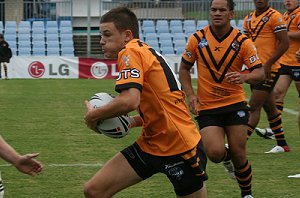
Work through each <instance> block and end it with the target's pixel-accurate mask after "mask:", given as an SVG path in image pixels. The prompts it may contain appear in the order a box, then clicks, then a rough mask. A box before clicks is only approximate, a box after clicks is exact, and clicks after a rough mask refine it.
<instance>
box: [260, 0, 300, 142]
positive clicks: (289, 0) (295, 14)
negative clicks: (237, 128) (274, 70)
mask: <svg viewBox="0 0 300 198" xmlns="http://www.w3.org/2000/svg"><path fill="white" fill-rule="evenodd" d="M284 5H285V8H286V10H287V11H286V12H285V13H284V15H283V16H284V20H285V22H286V24H287V30H288V37H289V39H290V47H289V49H288V50H287V51H286V52H285V54H284V55H283V56H282V57H281V58H280V63H281V68H280V71H279V73H280V76H279V79H278V81H277V83H276V85H275V88H274V95H275V101H276V106H277V108H278V110H279V111H280V112H282V110H283V102H284V98H285V96H286V93H287V91H288V88H289V87H290V85H291V83H292V81H294V82H295V86H296V89H297V91H298V94H299V97H300V63H299V62H298V61H297V59H296V57H295V54H296V52H297V50H298V49H299V46H300V8H299V2H298V0H285V1H284ZM298 111H300V99H299V98H298ZM298 129H299V131H300V117H299V116H298ZM256 130H257V132H258V133H260V134H261V135H262V136H264V137H266V138H270V137H272V134H273V133H270V129H269V128H266V129H256ZM271 131H272V130H271Z"/></svg>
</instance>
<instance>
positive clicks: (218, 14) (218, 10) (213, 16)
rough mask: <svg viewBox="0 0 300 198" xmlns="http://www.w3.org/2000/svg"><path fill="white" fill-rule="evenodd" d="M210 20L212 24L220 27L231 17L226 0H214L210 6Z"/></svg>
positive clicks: (231, 13)
mask: <svg viewBox="0 0 300 198" xmlns="http://www.w3.org/2000/svg"><path fill="white" fill-rule="evenodd" d="M209 16H210V21H211V24H212V25H213V26H216V27H222V26H226V25H228V24H229V23H230V20H231V19H233V11H231V10H229V7H228V4H227V1H226V0H214V1H213V2H212V4H211V7H210V12H209Z"/></svg>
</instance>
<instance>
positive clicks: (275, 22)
mask: <svg viewBox="0 0 300 198" xmlns="http://www.w3.org/2000/svg"><path fill="white" fill-rule="evenodd" d="M271 24H272V27H273V31H274V32H275V33H277V32H280V31H283V30H287V27H286V23H285V21H284V19H283V16H282V15H281V14H280V13H277V12H276V13H274V17H271Z"/></svg>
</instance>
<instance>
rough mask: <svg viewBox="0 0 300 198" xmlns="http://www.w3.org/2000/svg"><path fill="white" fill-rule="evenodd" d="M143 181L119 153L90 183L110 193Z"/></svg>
mask: <svg viewBox="0 0 300 198" xmlns="http://www.w3.org/2000/svg"><path fill="white" fill-rule="evenodd" d="M140 181H142V178H141V177H139V176H138V175H137V173H136V172H135V171H134V170H133V168H132V167H131V166H130V164H129V163H128V161H127V159H126V158H125V157H124V155H123V154H121V153H117V154H116V155H115V156H114V157H113V158H112V159H111V160H109V161H108V162H107V163H106V164H105V165H104V166H103V167H102V168H101V169H100V170H99V171H98V172H97V173H96V174H95V175H94V176H93V177H92V178H91V179H90V181H88V184H89V185H90V186H92V187H94V188H98V187H99V190H100V191H101V190H103V189H105V191H109V192H110V194H115V193H116V192H119V191H120V190H122V189H124V188H126V187H129V186H131V185H133V184H136V183H138V182H140Z"/></svg>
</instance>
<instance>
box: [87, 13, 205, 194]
mask: <svg viewBox="0 0 300 198" xmlns="http://www.w3.org/2000/svg"><path fill="white" fill-rule="evenodd" d="M100 32H101V34H102V37H101V40H100V44H101V45H102V49H103V51H104V55H105V57H107V58H117V59H118V67H119V71H120V74H119V78H118V79H117V81H116V87H115V89H116V91H117V92H120V95H118V96H117V97H116V98H115V99H114V100H113V101H112V102H111V103H109V104H107V105H105V106H103V107H101V108H97V109H93V108H92V107H91V105H90V104H89V102H88V101H86V102H85V104H86V108H87V113H86V115H85V122H86V124H87V126H88V127H89V128H91V129H93V130H94V129H95V126H96V124H97V122H98V121H99V120H103V119H107V118H112V117H116V116H119V115H122V114H125V113H128V112H131V111H133V110H136V109H138V111H139V116H136V117H134V121H133V122H132V127H133V126H140V125H142V124H143V126H142V134H141V135H140V136H139V138H138V139H137V141H136V142H135V143H134V144H132V145H131V146H129V147H127V148H125V149H124V150H122V151H121V152H120V153H117V154H116V155H115V156H114V157H113V158H112V159H111V160H110V161H108V162H107V163H106V164H105V165H104V166H103V167H102V168H101V170H99V171H98V172H97V173H96V174H95V176H94V177H92V178H91V179H90V180H89V181H88V182H87V183H86V185H85V188H84V194H85V197H88V198H90V197H112V196H113V195H115V194H116V193H118V192H119V191H121V190H123V189H125V188H127V187H129V186H132V185H134V184H136V183H139V182H141V181H142V180H145V179H148V178H150V177H151V176H152V175H154V174H156V173H159V172H161V173H164V174H165V175H166V176H167V177H168V179H169V180H170V182H171V183H172V184H173V186H174V190H175V193H176V195H177V197H187V198H189V197H191V198H192V197H199V198H205V197H207V195H206V189H205V187H204V181H205V180H206V179H207V175H206V173H205V171H204V170H205V167H206V156H205V153H204V149H203V147H202V142H201V136H200V133H199V131H198V129H197V126H196V125H195V123H194V122H193V120H192V118H191V116H190V115H189V112H188V108H187V106H186V104H185V100H184V99H185V95H184V92H183V91H182V90H181V85H180V83H179V81H178V79H177V78H176V75H175V74H174V72H173V71H172V70H171V68H170V67H169V65H168V63H167V62H166V61H165V59H164V57H162V56H161V55H160V54H159V53H158V52H156V51H155V50H154V49H153V48H151V47H150V46H148V45H147V44H146V43H144V42H142V41H140V40H139V39H138V38H139V29H138V21H137V18H136V16H135V14H134V13H133V12H132V11H130V10H129V9H128V8H125V7H120V8H115V9H112V10H110V11H109V12H107V13H106V14H105V15H103V16H102V17H101V20H100ZM134 123H135V124H134Z"/></svg>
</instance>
